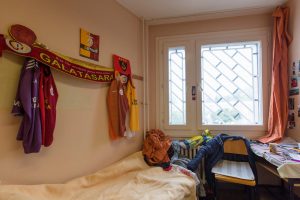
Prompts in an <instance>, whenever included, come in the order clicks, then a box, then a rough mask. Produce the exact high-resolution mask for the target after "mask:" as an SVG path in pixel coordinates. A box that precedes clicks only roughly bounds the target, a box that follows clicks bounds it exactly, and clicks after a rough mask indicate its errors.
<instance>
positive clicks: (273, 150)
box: [269, 143, 299, 154]
mask: <svg viewBox="0 0 300 200" xmlns="http://www.w3.org/2000/svg"><path fill="white" fill-rule="evenodd" d="M298 145H299V144H298ZM269 148H270V152H271V153H275V154H277V144H276V143H269Z"/></svg>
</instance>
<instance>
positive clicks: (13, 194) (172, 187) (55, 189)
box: [0, 152, 197, 200]
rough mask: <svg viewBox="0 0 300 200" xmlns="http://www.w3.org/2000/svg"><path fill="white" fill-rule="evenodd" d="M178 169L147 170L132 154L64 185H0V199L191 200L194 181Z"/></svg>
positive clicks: (190, 174) (138, 154)
mask: <svg viewBox="0 0 300 200" xmlns="http://www.w3.org/2000/svg"><path fill="white" fill-rule="evenodd" d="M193 175H194V174H193V173H192V172H190V171H188V170H185V169H183V168H181V167H179V166H173V168H172V170H170V171H163V170H162V168H160V167H149V166H148V165H147V164H146V163H145V162H144V159H143V155H142V153H141V152H136V153H134V154H132V155H130V156H128V157H126V158H124V159H122V160H120V161H118V162H117V163H114V164H113V165H111V166H109V167H106V168H105V169H102V170H100V171H98V172H96V173H94V174H91V175H88V176H84V177H80V178H76V179H73V180H71V181H68V182H66V183H64V184H43V185H0V200H86V199H88V200H115V199H117V200H127V199H128V200H135V199H136V200H142V199H143V200H152V199H159V200H194V199H197V198H196V184H197V179H195V177H194V178H193Z"/></svg>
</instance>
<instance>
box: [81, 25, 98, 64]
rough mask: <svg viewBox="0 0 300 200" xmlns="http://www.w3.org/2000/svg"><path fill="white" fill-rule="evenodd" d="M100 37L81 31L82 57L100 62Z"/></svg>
mask: <svg viewBox="0 0 300 200" xmlns="http://www.w3.org/2000/svg"><path fill="white" fill-rule="evenodd" d="M99 43H100V38H99V35H95V34H92V33H90V32H88V31H86V30H84V29H82V28H81V29H80V50H79V54H80V56H83V57H86V58H89V59H91V60H95V61H99Z"/></svg>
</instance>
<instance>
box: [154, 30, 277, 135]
mask: <svg viewBox="0 0 300 200" xmlns="http://www.w3.org/2000/svg"><path fill="white" fill-rule="evenodd" d="M270 38H271V29H270V28H257V29H246V30H234V31H221V32H211V33H200V34H193V35H180V36H169V37H159V38H157V39H156V47H157V49H156V78H157V79H156V97H157V98H156V128H160V129H162V130H164V131H165V132H166V133H167V134H170V135H172V136H182V135H183V134H184V135H185V136H190V135H195V134H196V132H195V131H198V132H199V130H204V129H206V128H208V129H210V130H212V131H213V132H214V131H215V132H217V133H219V132H224V133H226V132H229V133H235V134H244V135H245V136H247V135H248V136H253V137H254V136H258V135H263V134H264V133H265V131H266V130H267V123H268V118H267V117H268V110H269V96H270V95H269V94H270V69H271V67H270V64H271V62H270V60H271V59H270V58H271V56H270V55H271V53H270V52H271V49H270V45H269V44H270ZM247 41H260V42H261V53H262V54H261V55H263V56H262V58H261V65H262V67H261V70H262V71H261V75H262V80H261V81H262V82H261V86H262V88H261V89H262V91H261V92H262V93H261V94H262V107H263V110H262V113H263V124H262V125H202V124H201V123H202V119H201V117H202V116H201V112H202V107H201V106H202V103H201V102H202V101H201V95H202V94H201V68H200V66H201V45H207V44H223V43H237V42H247ZM178 46H185V47H186V76H187V78H186V84H187V85H186V92H187V96H186V105H187V108H186V112H187V113H186V120H187V125H185V126H184V125H169V124H168V122H169V119H168V113H169V112H168V108H169V106H168V105H167V104H166V103H168V94H169V93H168V79H167V78H166V75H167V74H168V62H167V59H168V52H167V50H168V48H169V47H178ZM193 85H195V86H197V94H196V101H192V100H191V99H192V96H191V88H192V86H193Z"/></svg>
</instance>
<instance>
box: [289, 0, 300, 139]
mask: <svg viewBox="0 0 300 200" xmlns="http://www.w3.org/2000/svg"><path fill="white" fill-rule="evenodd" d="M287 6H288V7H290V21H289V30H290V34H291V35H292V36H293V41H292V43H291V45H290V47H289V63H290V66H292V63H293V62H294V61H296V60H300V13H299V10H300V1H298V0H289V1H288V4H287ZM298 86H299V82H298ZM294 97H295V100H294V101H295V114H296V117H295V121H296V128H295V129H288V135H289V136H290V137H292V138H295V139H296V140H297V141H300V118H299V117H297V114H298V113H297V105H298V104H300V98H299V95H298V96H294Z"/></svg>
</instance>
